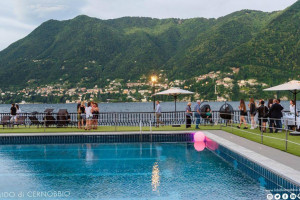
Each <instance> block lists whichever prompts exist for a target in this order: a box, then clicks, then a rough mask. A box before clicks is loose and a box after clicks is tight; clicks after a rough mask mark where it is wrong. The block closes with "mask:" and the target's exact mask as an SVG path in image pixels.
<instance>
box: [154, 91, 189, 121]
mask: <svg viewBox="0 0 300 200" xmlns="http://www.w3.org/2000/svg"><path fill="white" fill-rule="evenodd" d="M188 94H194V92H190V91H188V90H183V89H180V88H177V87H172V88H170V89H168V90H165V91H162V92H158V93H155V94H154V95H169V96H173V97H174V101H175V117H176V100H177V97H178V96H179V95H188Z"/></svg>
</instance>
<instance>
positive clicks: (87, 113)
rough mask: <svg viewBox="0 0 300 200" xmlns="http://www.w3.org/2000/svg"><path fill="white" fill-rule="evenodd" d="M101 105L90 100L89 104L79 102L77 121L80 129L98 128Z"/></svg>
mask: <svg viewBox="0 0 300 200" xmlns="http://www.w3.org/2000/svg"><path fill="white" fill-rule="evenodd" d="M99 113H100V110H99V107H98V104H97V103H96V102H92V101H90V102H88V103H87V106H86V105H85V102H84V101H82V102H79V103H78V104H77V121H78V126H77V128H78V129H83V128H84V129H85V130H91V129H97V128H98V118H99Z"/></svg>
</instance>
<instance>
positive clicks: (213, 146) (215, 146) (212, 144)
mask: <svg viewBox="0 0 300 200" xmlns="http://www.w3.org/2000/svg"><path fill="white" fill-rule="evenodd" d="M205 143H206V148H208V149H210V150H212V151H214V150H216V149H218V148H219V145H218V143H216V142H215V141H213V140H211V139H209V138H206V140H205Z"/></svg>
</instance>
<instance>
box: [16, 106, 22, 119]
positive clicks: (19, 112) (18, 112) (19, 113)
mask: <svg viewBox="0 0 300 200" xmlns="http://www.w3.org/2000/svg"><path fill="white" fill-rule="evenodd" d="M16 109H17V116H16V121H18V119H19V117H20V116H21V112H22V111H21V108H20V106H19V105H18V104H17V105H16Z"/></svg>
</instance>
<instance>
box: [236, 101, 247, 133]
mask: <svg viewBox="0 0 300 200" xmlns="http://www.w3.org/2000/svg"><path fill="white" fill-rule="evenodd" d="M239 110H240V125H239V126H238V128H241V125H242V123H244V126H245V127H244V129H248V127H247V122H246V119H245V117H246V116H247V109H246V104H245V101H244V99H241V101H240V106H239Z"/></svg>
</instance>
